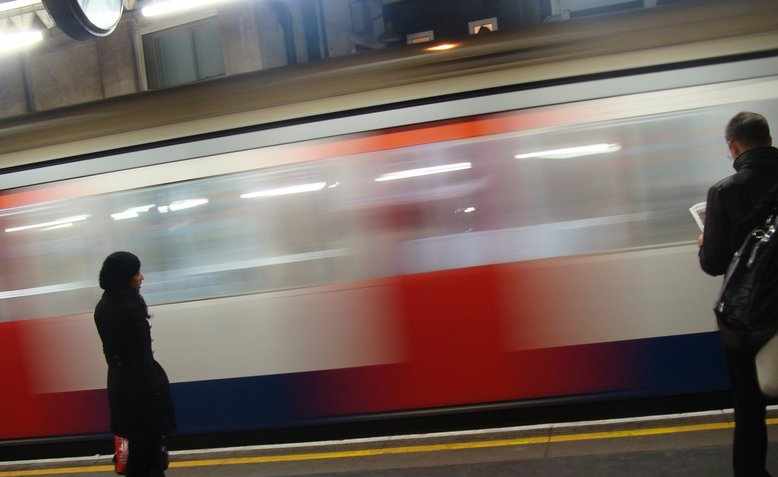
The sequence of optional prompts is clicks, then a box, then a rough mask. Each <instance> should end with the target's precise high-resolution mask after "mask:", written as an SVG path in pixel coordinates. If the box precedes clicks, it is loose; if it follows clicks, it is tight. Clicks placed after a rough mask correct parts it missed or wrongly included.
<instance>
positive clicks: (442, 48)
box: [425, 43, 459, 51]
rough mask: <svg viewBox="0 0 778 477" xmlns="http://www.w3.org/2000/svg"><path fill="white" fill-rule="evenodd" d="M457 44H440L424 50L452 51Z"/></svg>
mask: <svg viewBox="0 0 778 477" xmlns="http://www.w3.org/2000/svg"><path fill="white" fill-rule="evenodd" d="M458 46H459V43H442V44H440V45H436V46H431V47H429V48H425V50H427V51H448V50H453V49H454V48H456V47H458Z"/></svg>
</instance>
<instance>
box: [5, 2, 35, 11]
mask: <svg viewBox="0 0 778 477" xmlns="http://www.w3.org/2000/svg"><path fill="white" fill-rule="evenodd" d="M40 3H41V0H14V1H12V2H5V3H0V12H7V11H9V10H16V9H17V8H24V7H31V6H33V5H40Z"/></svg>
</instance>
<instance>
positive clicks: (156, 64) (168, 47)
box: [143, 17, 225, 89]
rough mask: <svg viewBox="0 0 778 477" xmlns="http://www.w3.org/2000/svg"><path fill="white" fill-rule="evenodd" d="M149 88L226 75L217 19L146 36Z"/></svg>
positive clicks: (205, 20)
mask: <svg viewBox="0 0 778 477" xmlns="http://www.w3.org/2000/svg"><path fill="white" fill-rule="evenodd" d="M143 53H144V57H145V61H146V76H147V78H148V85H149V89H160V88H169V87H172V86H178V85H181V84H186V83H193V82H195V81H200V80H204V79H208V78H215V77H219V76H224V74H225V66H224V51H223V49H222V43H221V37H220V34H219V25H218V23H217V19H216V17H211V18H206V19H204V20H200V21H196V22H192V23H187V24H184V25H179V26H176V27H173V28H168V29H165V30H160V31H155V32H152V33H148V34H145V35H143Z"/></svg>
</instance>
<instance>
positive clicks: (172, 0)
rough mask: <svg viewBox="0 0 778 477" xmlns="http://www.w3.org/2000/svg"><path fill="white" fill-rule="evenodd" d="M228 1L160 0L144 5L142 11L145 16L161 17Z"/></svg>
mask: <svg viewBox="0 0 778 477" xmlns="http://www.w3.org/2000/svg"><path fill="white" fill-rule="evenodd" d="M227 1H229V0H158V1H156V2H154V3H152V4H150V5H147V6H145V7H143V9H142V10H141V13H143V16H144V17H159V16H163V15H172V14H174V13H182V12H186V11H189V10H196V9H198V8H203V7H207V6H210V5H214V4H217V3H224V2H227Z"/></svg>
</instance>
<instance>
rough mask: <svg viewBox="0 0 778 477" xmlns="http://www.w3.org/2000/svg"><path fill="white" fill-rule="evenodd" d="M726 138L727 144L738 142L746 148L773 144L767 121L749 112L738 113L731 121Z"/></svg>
mask: <svg viewBox="0 0 778 477" xmlns="http://www.w3.org/2000/svg"><path fill="white" fill-rule="evenodd" d="M726 138H727V142H731V141H737V142H739V143H740V144H742V145H743V146H745V147H764V146H770V145H771V144H772V143H773V138H772V137H770V126H769V125H768V124H767V119H765V117H764V116H762V115H761V114H756V113H748V112H743V113H738V114H736V115H735V117H734V118H732V119H730V120H729V124H727V131H726Z"/></svg>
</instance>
